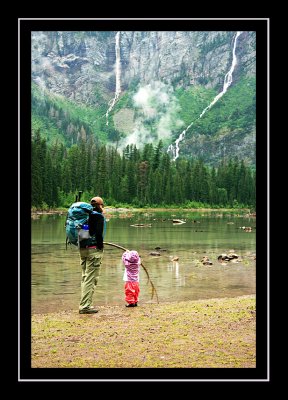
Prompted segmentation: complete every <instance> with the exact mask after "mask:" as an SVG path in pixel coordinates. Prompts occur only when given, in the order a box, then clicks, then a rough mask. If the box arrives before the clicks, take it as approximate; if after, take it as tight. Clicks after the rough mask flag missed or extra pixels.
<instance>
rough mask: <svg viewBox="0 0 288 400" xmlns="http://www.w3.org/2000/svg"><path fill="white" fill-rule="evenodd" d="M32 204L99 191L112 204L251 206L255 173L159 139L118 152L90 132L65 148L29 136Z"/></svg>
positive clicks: (64, 203)
mask: <svg viewBox="0 0 288 400" xmlns="http://www.w3.org/2000/svg"><path fill="white" fill-rule="evenodd" d="M31 174H32V207H34V208H56V207H65V208H67V207H69V206H70V205H71V203H73V202H74V201H75V193H77V191H79V190H82V191H83V192H84V196H83V198H82V199H83V200H84V201H85V200H86V201H89V199H90V198H91V197H93V196H95V195H99V196H101V197H103V198H104V199H105V203H106V204H109V205H111V206H117V205H120V204H121V205H132V206H135V207H144V206H148V207H157V206H162V207H163V206H177V207H180V206H181V207H196V208H197V207H214V208H215V207H250V208H252V209H255V206H256V198H255V181H256V173H255V171H253V170H252V169H251V168H250V167H248V166H246V165H245V164H244V162H243V161H239V160H237V159H234V160H232V159H230V160H222V162H221V163H220V165H219V166H218V168H214V167H212V168H211V167H208V166H206V165H205V164H204V163H203V161H201V160H185V159H181V158H178V159H177V160H176V161H175V162H174V161H172V160H171V158H170V156H169V155H168V154H167V153H166V152H165V151H163V143H162V141H159V143H158V145H157V146H153V145H152V144H146V145H145V146H144V148H143V150H138V149H137V147H136V146H135V145H128V146H127V147H126V148H125V150H124V151H123V153H122V154H120V153H119V152H118V151H117V150H116V149H115V148H114V147H111V146H105V145H100V144H99V143H97V142H96V141H95V140H94V139H93V137H92V136H90V137H89V138H88V139H87V140H80V142H79V144H78V145H76V144H75V145H73V146H72V147H70V148H69V149H67V148H66V147H65V145H63V144H62V143H60V142H55V143H54V144H53V145H48V144H47V141H46V139H45V138H43V137H42V136H41V134H40V131H39V130H37V131H36V132H35V133H34V134H33V136H32V166H31Z"/></svg>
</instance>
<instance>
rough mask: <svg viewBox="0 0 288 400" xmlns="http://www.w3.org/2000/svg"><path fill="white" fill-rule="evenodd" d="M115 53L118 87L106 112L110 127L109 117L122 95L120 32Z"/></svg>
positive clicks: (117, 36)
mask: <svg viewBox="0 0 288 400" xmlns="http://www.w3.org/2000/svg"><path fill="white" fill-rule="evenodd" d="M115 53H116V63H115V76H116V87H115V96H114V99H112V100H111V101H110V102H109V108H108V110H107V112H106V125H108V116H109V113H110V111H111V110H112V108H113V107H114V105H115V103H116V101H117V99H118V97H119V95H120V93H121V80H120V77H121V59H120V32H117V33H116V36H115Z"/></svg>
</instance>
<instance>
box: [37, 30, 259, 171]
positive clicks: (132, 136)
mask: <svg viewBox="0 0 288 400" xmlns="http://www.w3.org/2000/svg"><path fill="white" fill-rule="evenodd" d="M255 48H256V34H255V32H253V31H251V32H249V31H245V32H238V33H237V32H228V31H217V32H216V31H215V32H214V31H191V32H190V31H175V32H174V31H141V32H137V31H125V32H112V31H95V32H93V31H74V32H69V31H65V32H64V31H61V32H60V31H57V32H56V31H45V32H44V31H43V32H40V31H34V32H32V129H33V130H34V131H35V130H37V129H39V130H40V131H41V133H42V134H43V135H44V136H46V137H47V139H48V141H50V142H53V141H54V140H60V141H62V142H64V143H65V145H66V146H71V145H72V144H74V143H77V142H78V141H79V140H80V139H84V140H87V139H88V137H89V136H93V137H94V138H95V140H96V141H99V142H100V143H107V144H113V145H115V146H116V147H117V148H119V149H123V148H124V147H125V146H126V145H127V144H132V143H135V144H136V145H137V146H138V147H141V145H143V144H145V143H153V144H155V145H156V144H157V143H158V142H159V140H160V139H161V140H162V141H163V143H164V148H165V149H166V150H167V151H168V152H170V154H171V156H173V157H174V159H176V158H178V157H185V158H191V157H192V158H199V157H200V158H202V159H203V160H204V161H205V162H206V163H208V164H211V165H217V163H219V161H220V160H221V159H223V157H238V159H243V160H245V161H246V163H247V164H251V165H255V141H256V128H255V124H256V110H255V103H256V72H255V65H256V50H255Z"/></svg>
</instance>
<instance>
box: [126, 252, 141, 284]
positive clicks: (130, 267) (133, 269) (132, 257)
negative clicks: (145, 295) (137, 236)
mask: <svg viewBox="0 0 288 400" xmlns="http://www.w3.org/2000/svg"><path fill="white" fill-rule="evenodd" d="M122 261H123V263H124V265H125V271H124V276H123V281H126V282H139V272H140V264H141V259H140V257H139V254H138V252H137V251H136V250H131V251H128V250H127V251H125V252H124V253H123V254H122Z"/></svg>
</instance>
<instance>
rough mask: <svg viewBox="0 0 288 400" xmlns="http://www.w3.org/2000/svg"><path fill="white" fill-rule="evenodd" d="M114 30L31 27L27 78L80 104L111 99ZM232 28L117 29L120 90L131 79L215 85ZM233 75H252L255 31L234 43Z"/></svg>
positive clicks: (226, 63) (228, 55)
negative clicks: (29, 74) (62, 30)
mask: <svg viewBox="0 0 288 400" xmlns="http://www.w3.org/2000/svg"><path fill="white" fill-rule="evenodd" d="M116 33H117V32H104V31H103V32H88V31H87V32H59V31H58V32H33V33H32V79H33V81H34V82H36V83H37V84H38V85H39V86H40V87H42V88H46V89H48V90H50V91H51V92H53V93H57V94H61V95H63V96H65V97H67V98H69V99H71V100H74V101H76V102H79V103H85V104H90V105H93V104H98V103H99V102H101V101H105V100H108V99H110V98H111V96H112V95H113V93H114V91H115V80H116V71H115V65H116V49H115V47H116ZM234 37H235V32H225V31H223V32H212V31H211V32H193V31H192V32H186V31H178V32H174V31H167V32H165V31H159V32H158V31H148V32H135V31H131V32H130V31H129V32H120V36H119V50H120V52H119V54H120V66H121V71H118V72H120V73H119V77H120V83H121V91H122V92H123V91H125V90H126V89H127V88H129V86H130V85H131V84H133V83H135V82H140V83H141V84H147V83H150V82H151V81H162V82H164V83H171V84H173V85H174V86H183V87H189V86H190V85H196V84H200V85H204V86H205V87H207V88H209V87H212V88H217V89H219V90H220V88H221V86H222V85H223V77H224V76H225V74H226V73H227V71H228V69H229V67H230V65H231V59H232V47H233V40H234ZM236 54H237V61H238V63H237V66H236V69H235V71H234V75H233V79H234V80H235V81H237V77H238V76H239V75H240V74H241V75H243V74H244V75H253V74H255V59H256V57H255V32H243V33H242V34H241V36H240V37H239V39H238V42H237V49H236Z"/></svg>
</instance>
